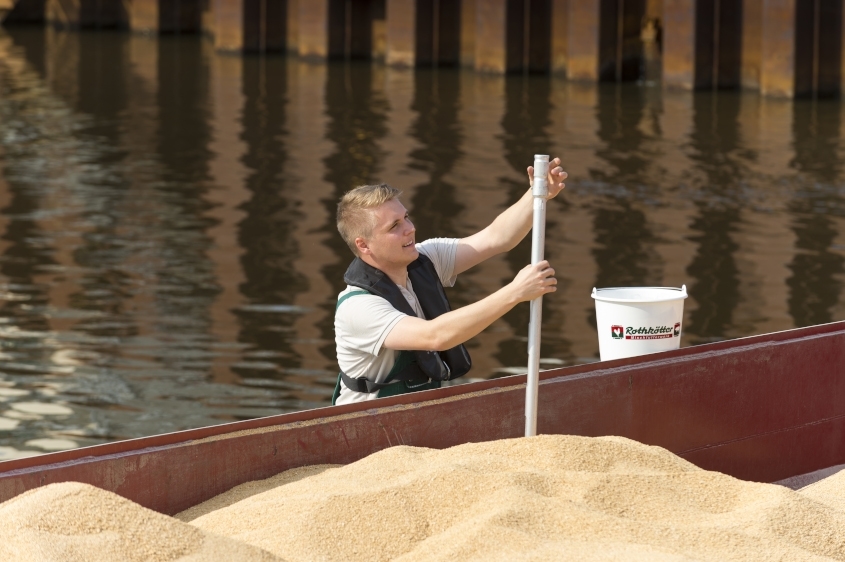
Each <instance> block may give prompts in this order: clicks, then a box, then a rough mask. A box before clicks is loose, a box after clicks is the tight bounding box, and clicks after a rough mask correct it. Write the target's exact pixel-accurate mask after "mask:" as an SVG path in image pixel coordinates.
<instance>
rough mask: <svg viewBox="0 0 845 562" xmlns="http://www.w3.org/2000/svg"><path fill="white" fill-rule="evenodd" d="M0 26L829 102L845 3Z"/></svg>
mask: <svg viewBox="0 0 845 562" xmlns="http://www.w3.org/2000/svg"><path fill="white" fill-rule="evenodd" d="M3 1H5V3H6V4H7V5H8V6H7V8H8V11H7V12H6V13H5V16H4V20H3V21H4V24H5V25H13V24H17V23H40V24H46V25H52V26H57V27H63V28H70V29H84V28H97V29H100V28H120V29H128V30H132V31H134V32H138V33H148V34H166V33H185V34H187V33H202V34H205V35H207V36H209V37H211V38H212V40H213V42H214V45H215V48H216V49H218V50H220V51H228V52H234V53H238V52H241V53H271V52H285V51H286V52H289V53H293V54H296V55H299V56H300V57H302V58H304V59H308V60H314V61H320V60H328V59H347V60H348V59H369V60H374V61H382V62H384V63H385V64H388V65H392V66H403V67H426V66H429V67H430V66H458V65H461V66H465V67H470V68H474V69H475V70H477V71H479V72H486V73H495V74H507V73H517V74H519V73H532V74H556V75H560V76H564V77H566V78H568V79H570V80H575V81H588V82H597V81H608V82H621V81H630V80H646V81H651V80H661V81H662V83H663V85H664V86H665V87H668V88H682V89H690V90H709V89H739V88H744V89H750V90H757V91H759V92H760V93H761V94H763V95H767V96H774V97H785V98H792V97H815V96H837V95H839V94H840V93H841V91H842V90H843V82H844V81H845V72H843V65H845V57H843V51H845V42H844V41H843V28H845V25H844V24H843V17H845V14H843V0H824V1H821V0H577V1H576V0H3Z"/></svg>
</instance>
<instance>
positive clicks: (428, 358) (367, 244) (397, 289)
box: [332, 158, 567, 404]
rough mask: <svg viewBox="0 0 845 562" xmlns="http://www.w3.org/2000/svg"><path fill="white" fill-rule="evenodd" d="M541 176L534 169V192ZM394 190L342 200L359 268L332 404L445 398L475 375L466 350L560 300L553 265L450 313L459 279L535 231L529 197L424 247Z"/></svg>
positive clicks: (348, 299) (340, 315)
mask: <svg viewBox="0 0 845 562" xmlns="http://www.w3.org/2000/svg"><path fill="white" fill-rule="evenodd" d="M559 165H560V160H559V159H558V158H555V159H554V160H552V162H551V163H550V166H549V168H550V172H549V178H548V179H549V199H551V198H553V197H555V196H557V194H558V193H560V191H561V190H562V189H563V188H564V187H565V186H564V184H563V180H564V179H566V175H567V174H566V172H564V171H563V170H562V169H561V168H560V166H559ZM533 177H534V170H533V168H532V167H529V168H528V178H529V185H530V184H531V182H532V181H533ZM399 194H400V192H399V191H398V190H396V189H394V188H392V187H390V186H388V185H386V184H380V185H369V186H361V187H357V188H355V189H353V190H352V191H350V192H348V193H347V194H346V195H344V196H343V198H342V199H341V200H340V203H339V204H338V210H337V228H338V231H339V232H340V234H341V236H342V237H343V239H344V241H346V243H347V244H348V245H349V248H350V249H351V250H352V253H353V254H355V256H356V257H355V259H354V260H353V261H352V264H351V265H350V266H349V269H347V271H346V274H345V275H344V280H345V281H346V283H347V284H348V285H347V287H346V289H344V290H343V291H341V293H340V295H338V302H337V308H336V312H335V341H336V344H337V360H338V363H339V365H340V369H341V373H340V375H339V376H338V381H337V386H336V387H335V392H334V396H333V398H332V404H349V403H352V402H361V401H364V400H372V399H374V398H379V397H384V396H392V395H395V394H402V393H405V392H413V391H418V390H426V389H429V388H438V387H439V386H440V383H441V381H444V380H451V379H454V378H457V377H459V376H462V375H464V374H466V372H467V371H468V370H469V368H470V367H471V362H470V359H469V354H468V353H467V351H466V349H465V348H464V346H463V342H465V341H467V340H469V339H470V338H473V337H474V336H476V335H478V334H479V333H480V332H481V331H482V330H484V329H485V328H487V327H488V326H489V325H490V324H492V323H493V322H494V321H495V320H497V319H498V318H500V317H501V316H502V315H504V314H505V313H506V312H508V311H509V310H511V309H512V308H513V307H514V306H516V304H518V303H520V302H524V301H529V300H533V299H535V298H537V297H539V296H542V295H544V294H546V293H550V292H553V291H555V290H556V287H555V286H556V285H557V280H556V279H555V277H554V270H553V269H552V268H551V267H549V263H548V262H547V261H543V262H540V263H539V264H536V265H529V266H526V267H525V268H523V269H522V270H521V271H520V272H519V273H518V274H517V275H516V277H514V279H513V281H511V282H510V283H509V284H507V285H506V286H504V287H502V288H501V289H499V290H498V291H496V292H495V293H493V294H492V295H490V296H488V297H486V298H484V299H482V300H480V301H478V302H476V303H473V304H470V305H468V306H465V307H463V308H460V309H458V310H451V308H450V306H449V303H448V301H447V300H446V296H445V293H444V292H443V287H444V286H445V287H451V286H453V285H454V283H455V278H456V277H457V276H458V274H460V273H463V272H464V271H466V270H468V269H470V268H471V267H473V266H475V265H477V264H479V263H481V262H482V261H484V260H486V259H488V258H490V257H492V256H495V255H497V254H500V253H502V252H507V251H509V250H511V249H513V248H514V247H515V246H516V245H517V244H518V243H519V241H520V240H522V239H523V238H524V237H525V235H526V234H528V232H529V231H530V230H531V224H532V217H533V196H532V194H531V190H530V189H529V190H528V191H527V192H526V194H525V195H524V196H523V197H522V198H521V199H520V200H519V201H517V202H516V203H515V204H514V205H512V206H511V207H509V208H508V209H506V210H505V211H504V212H503V213H501V214H500V215H499V216H498V217H496V219H495V220H494V221H493V222H492V223H491V224H490V225H489V226H487V228H485V229H483V230H482V231H480V232H477V233H476V234H473V235H472V236H469V237H467V238H461V239H447V238H434V239H431V240H426V241H425V242H422V243H419V244H417V243H416V240H415V238H414V235H415V233H416V229H415V228H414V225H413V224H412V223H411V221H410V220H409V218H408V212H407V211H406V210H405V207H404V206H403V205H402V203H401V202H400V201H399V198H398V197H399Z"/></svg>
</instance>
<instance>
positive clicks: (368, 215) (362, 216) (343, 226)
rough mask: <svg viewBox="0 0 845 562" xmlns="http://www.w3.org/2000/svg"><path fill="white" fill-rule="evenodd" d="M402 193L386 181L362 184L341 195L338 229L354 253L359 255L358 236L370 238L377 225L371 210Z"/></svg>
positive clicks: (338, 209) (338, 208) (338, 210)
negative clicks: (356, 240)
mask: <svg viewBox="0 0 845 562" xmlns="http://www.w3.org/2000/svg"><path fill="white" fill-rule="evenodd" d="M401 194H402V192H401V191H399V190H398V189H396V188H395V187H391V186H389V185H387V184H386V183H380V184H378V185H361V186H358V187H356V188H355V189H353V190H351V191H347V192H346V194H345V195H344V196H343V197H341V199H340V203H338V204H337V230H338V232H340V236H341V237H342V238H343V241H344V242H346V245H347V246H349V249H350V250H352V253H353V254H355V255H356V256H357V255H358V247H357V246H355V239H356V238H369V237H370V235H371V234H372V233H373V228H374V227H375V217H373V213H372V212H371V211H372V210H373V209H375V208H376V207H380V206H382V205H384V204H385V203H387V202H388V201H392V200H393V199H396V198H397V197H399V196H400V195H401Z"/></svg>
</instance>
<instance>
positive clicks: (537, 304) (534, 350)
mask: <svg viewBox="0 0 845 562" xmlns="http://www.w3.org/2000/svg"><path fill="white" fill-rule="evenodd" d="M548 175H549V155H548V154H535V155H534V186H533V187H532V189H531V192H532V194H533V195H534V225H533V227H532V228H531V264H532V265H534V264H537V263H540V262H541V261H543V252H544V248H545V246H546V197H548V196H549V183H548V180H547V177H548ZM542 320H543V297H537V298H536V299H534V300H533V301H531V320H530V322H529V324H528V384H527V385H526V387H525V436H526V437H532V436H534V435H537V393H538V391H539V386H540V323H541V322H542Z"/></svg>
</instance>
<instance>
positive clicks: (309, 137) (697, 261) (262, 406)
mask: <svg viewBox="0 0 845 562" xmlns="http://www.w3.org/2000/svg"><path fill="white" fill-rule="evenodd" d="M842 124H843V114H842V105H840V103H839V102H836V101H819V102H810V101H806V102H796V103H791V102H783V101H773V100H763V99H760V98H759V97H757V96H756V95H753V94H739V93H732V92H723V93H718V94H712V93H699V94H695V95H693V94H690V93H670V92H662V91H661V90H660V88H659V87H654V86H642V85H636V84H625V85H622V86H616V85H601V86H600V87H597V86H591V85H577V84H570V83H567V82H565V81H558V80H555V79H548V78H545V77H531V78H523V77H509V78H507V79H505V78H502V77H496V76H484V75H478V74H475V73H472V72H462V71H458V70H448V69H441V70H439V71H431V70H428V71H417V72H410V71H398V70H391V69H386V68H384V67H382V66H377V65H376V66H372V65H369V64H351V65H346V64H342V63H341V64H329V65H310V64H303V63H300V62H298V61H297V60H296V59H288V58H284V57H268V58H258V57H247V58H239V57H232V56H221V55H217V54H215V53H214V52H213V50H212V49H211V48H210V45H209V44H208V42H207V41H204V40H202V39H200V38H196V37H182V38H178V37H169V38H161V39H154V38H147V37H138V36H131V35H129V34H120V33H108V32H101V33H60V32H54V31H51V30H41V29H23V30H21V29H19V30H7V31H0V459H4V458H14V457H17V456H21V455H26V454H34V453H38V452H44V451H46V450H53V449H60V448H67V447H77V446H83V445H89V444H95V443H101V442H104V441H110V440H115V439H123V438H129V437H136V436H142V435H148V434H153V433H161V432H167V431H174V430H179V429H186V428H191V427H198V426H203V425H209V424H216V423H222V422H225V421H231V420H240V419H246V418H252V417H259V416H266V415H272V414H276V413H281V412H288V411H293V410H298V409H303V408H314V407H320V406H324V405H327V404H328V402H329V400H330V395H331V390H332V387H333V385H334V379H335V376H336V372H337V371H336V365H335V361H334V339H333V338H334V334H333V329H332V314H333V309H334V301H335V297H336V294H337V292H338V291H339V290H340V289H341V287H342V280H341V279H342V274H343V271H344V270H345V268H346V266H347V264H348V261H349V259H350V255H349V252H348V249H347V248H346V247H345V245H344V244H343V242H342V241H341V240H340V238H339V236H338V235H337V233H336V231H335V227H334V209H335V203H336V201H337V199H338V198H339V197H340V195H341V194H342V193H343V192H345V191H346V190H348V189H350V188H351V187H354V186H355V185H358V184H361V183H370V182H375V181H387V182H389V183H391V184H393V185H395V186H397V187H400V188H401V189H403V190H404V193H405V195H404V198H403V201H404V202H405V204H406V205H407V206H408V207H409V209H410V210H411V212H412V216H413V219H414V221H415V223H416V225H417V228H418V231H419V232H418V239H423V238H426V237H430V236H435V235H436V236H464V235H468V234H471V233H473V232H475V231H477V230H479V229H480V228H483V227H484V226H486V225H487V224H488V223H489V222H490V221H491V220H492V219H493V218H494V217H495V216H496V214H497V213H498V212H500V211H501V210H503V209H504V208H506V206H508V205H509V204H511V203H512V202H514V201H516V200H517V199H518V198H519V197H520V196H521V195H522V194H523V193H524V191H525V190H526V189H527V182H526V179H525V175H524V169H525V167H526V166H528V165H530V164H531V163H532V160H533V154H535V153H551V154H552V155H559V156H560V157H561V158H562V159H563V161H564V167H565V168H566V169H567V170H568V172H569V174H570V180H569V181H568V182H567V189H566V191H565V192H564V194H563V195H562V196H561V197H560V198H559V199H558V200H556V201H554V202H553V203H552V204H551V205H550V208H549V217H548V231H547V246H546V255H547V257H548V258H549V259H550V260H551V261H552V263H553V265H554V266H555V268H556V269H557V270H558V272H559V279H560V283H561V285H560V287H561V289H560V290H559V291H558V292H557V293H556V294H555V295H554V296H553V297H550V298H548V299H546V300H545V302H544V305H545V310H544V324H543V346H542V353H541V355H542V357H543V367H545V368H551V367H554V366H559V365H572V364H578V363H584V362H589V361H595V360H597V357H598V343H597V336H596V331H595V319H594V308H593V301H592V299H591V298H590V291H591V289H592V288H593V287H609V286H624V285H666V286H680V285H681V284H686V285H687V288H688V290H689V294H690V298H689V299H688V300H687V301H686V304H685V319H684V335H683V341H682V344H683V345H694V344H699V343H704V342H710V341H717V340H722V339H728V338H737V337H743V336H748V335H754V334H759V333H765V332H771V331H776V330H784V329H789V328H793V327H800V326H807V325H812V324H818V323H824V322H831V321H834V320H841V319H844V318H845V299H843V283H845V184H843V170H842V165H841V162H842V161H843V144H842V138H843V135H842ZM529 253H530V240H526V241H525V243H524V244H522V245H521V246H519V247H518V248H517V249H516V250H514V251H513V252H512V253H511V254H509V255H508V256H505V257H501V258H496V259H494V260H491V261H490V262H488V263H486V264H484V265H483V266H481V267H480V268H478V270H477V271H471V272H468V273H467V274H465V275H462V276H461V277H460V278H459V280H458V285H457V286H456V288H455V289H453V290H452V291H451V293H450V298H452V301H453V304H457V305H461V304H466V303H469V302H472V301H474V300H476V299H478V298H481V297H483V296H485V295H486V294H489V293H490V292H492V291H494V290H496V289H498V288H499V287H501V286H502V285H503V284H504V283H506V282H508V281H509V280H510V279H511V278H512V277H513V275H514V274H515V272H516V271H518V270H519V269H520V268H522V266H523V265H525V264H526V263H527V262H528V260H529ZM527 325H528V307H527V305H524V306H521V307H519V308H518V309H516V310H514V311H513V312H512V313H510V314H508V315H507V316H506V317H505V318H503V319H502V320H501V321H499V322H497V323H496V324H494V325H493V326H492V327H491V328H490V329H489V330H487V331H486V332H485V333H484V334H482V335H481V336H479V337H478V338H475V339H474V340H473V341H472V342H471V343H470V349H471V352H472V353H473V358H474V362H475V368H474V370H473V372H472V373H471V376H472V377H474V378H476V379H483V378H489V377H495V376H503V375H507V374H509V373H514V372H524V366H525V364H526V362H527V353H526V335H527Z"/></svg>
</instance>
